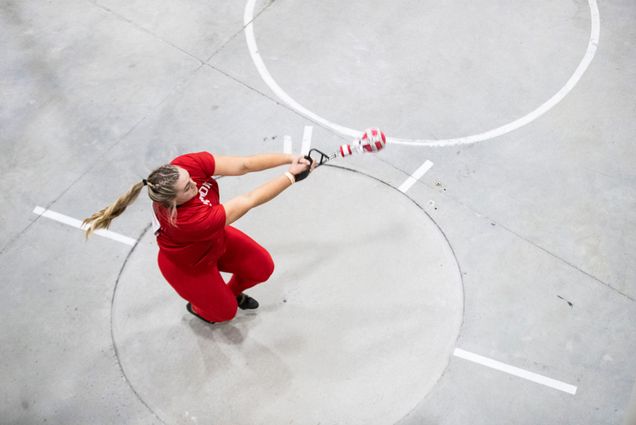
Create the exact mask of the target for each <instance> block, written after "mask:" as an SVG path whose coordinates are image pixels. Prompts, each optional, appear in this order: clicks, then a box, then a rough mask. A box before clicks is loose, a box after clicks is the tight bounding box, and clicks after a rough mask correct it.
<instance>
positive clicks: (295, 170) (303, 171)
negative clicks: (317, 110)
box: [289, 156, 313, 181]
mask: <svg viewBox="0 0 636 425" xmlns="http://www.w3.org/2000/svg"><path fill="white" fill-rule="evenodd" d="M312 166H313V164H312V163H311V162H310V161H309V160H308V159H306V158H304V157H302V156H298V157H296V158H294V160H293V161H292V163H291V165H290V166H289V172H290V173H292V174H293V176H294V177H295V178H296V181H300V180H302V179H304V178H305V177H307V175H308V174H309V172H310V171H311V170H313V167H312Z"/></svg>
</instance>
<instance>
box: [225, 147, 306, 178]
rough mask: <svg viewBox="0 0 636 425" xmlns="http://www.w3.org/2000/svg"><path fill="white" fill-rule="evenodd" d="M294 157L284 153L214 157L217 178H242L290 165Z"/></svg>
mask: <svg viewBox="0 0 636 425" xmlns="http://www.w3.org/2000/svg"><path fill="white" fill-rule="evenodd" d="M294 158H295V156H294V155H290V154H284V153H271V154H261V155H252V156H215V157H214V160H215V161H216V168H215V170H214V174H216V175H218V176H242V175H243V174H246V173H251V172H254V171H263V170H267V169H270V168H274V167H278V166H281V165H285V164H291V163H292V161H293V160H294Z"/></svg>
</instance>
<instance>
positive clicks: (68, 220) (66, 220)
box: [33, 206, 137, 246]
mask: <svg viewBox="0 0 636 425" xmlns="http://www.w3.org/2000/svg"><path fill="white" fill-rule="evenodd" d="M33 213H34V214H37V215H39V216H41V217H46V218H48V219H51V220H54V221H57V222H58V223H63V224H66V225H67V226H71V227H74V228H76V229H80V230H84V227H83V226H82V222H81V221H80V220H78V219H76V218H73V217H69V216H67V215H64V214H60V213H58V212H55V211H51V210H47V209H46V208H42V207H39V206H37V207H35V208H34V209H33ZM95 234H96V235H99V236H102V237H105V238H108V239H112V240H114V241H117V242H121V243H123V244H126V245H129V246H134V245H135V244H136V243H137V241H136V240H135V239H133V238H129V237H128V236H124V235H121V234H119V233H115V232H111V231H110V230H102V229H100V230H97V231H95Z"/></svg>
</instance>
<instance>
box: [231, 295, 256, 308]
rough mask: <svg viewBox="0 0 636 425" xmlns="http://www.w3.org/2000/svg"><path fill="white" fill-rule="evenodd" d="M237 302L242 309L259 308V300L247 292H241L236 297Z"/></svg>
mask: <svg viewBox="0 0 636 425" xmlns="http://www.w3.org/2000/svg"><path fill="white" fill-rule="evenodd" d="M236 302H237V303H238V306H239V308H240V309H241V310H254V309H255V308H258V301H256V300H255V299H254V298H252V297H250V296H249V295H247V294H241V295H239V296H238V297H236Z"/></svg>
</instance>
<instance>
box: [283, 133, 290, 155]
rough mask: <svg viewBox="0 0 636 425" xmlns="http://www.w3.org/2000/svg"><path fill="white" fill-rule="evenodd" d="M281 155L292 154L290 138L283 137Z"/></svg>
mask: <svg viewBox="0 0 636 425" xmlns="http://www.w3.org/2000/svg"><path fill="white" fill-rule="evenodd" d="M283 153H287V154H290V153H292V138H291V137H290V136H283Z"/></svg>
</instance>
